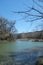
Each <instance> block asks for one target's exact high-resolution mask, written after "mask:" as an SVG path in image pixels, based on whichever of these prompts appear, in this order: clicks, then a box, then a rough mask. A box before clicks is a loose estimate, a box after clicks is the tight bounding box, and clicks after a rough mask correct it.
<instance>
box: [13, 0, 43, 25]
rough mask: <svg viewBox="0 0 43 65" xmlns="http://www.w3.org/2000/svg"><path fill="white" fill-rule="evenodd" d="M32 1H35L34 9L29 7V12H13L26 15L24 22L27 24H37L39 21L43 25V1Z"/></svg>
mask: <svg viewBox="0 0 43 65" xmlns="http://www.w3.org/2000/svg"><path fill="white" fill-rule="evenodd" d="M32 1H33V5H32V7H29V6H28V10H25V11H13V13H17V14H24V20H25V21H27V22H30V23H31V22H32V23H33V22H35V23H36V22H37V21H38V20H39V21H40V22H42V24H43V21H42V20H43V6H42V5H41V4H40V3H39V2H42V3H43V0H32ZM41 26H43V25H41Z"/></svg>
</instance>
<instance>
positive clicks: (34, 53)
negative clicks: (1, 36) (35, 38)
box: [0, 40, 43, 65]
mask: <svg viewBox="0 0 43 65" xmlns="http://www.w3.org/2000/svg"><path fill="white" fill-rule="evenodd" d="M3 55H4V56H5V55H9V57H11V58H13V61H14V60H15V61H16V64H14V65H23V64H24V65H25V64H27V65H34V63H35V61H36V60H37V59H38V57H39V56H43V42H29V41H20V40H17V41H15V42H0V57H2V56H3ZM7 57H8V56H7ZM0 60H1V59H0ZM4 60H5V58H4ZM6 65H7V64H6ZM8 65H9V64H8ZM12 65H13V64H12Z"/></svg>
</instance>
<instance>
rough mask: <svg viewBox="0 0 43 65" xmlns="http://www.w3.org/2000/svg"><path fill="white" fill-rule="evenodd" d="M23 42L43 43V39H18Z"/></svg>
mask: <svg viewBox="0 0 43 65" xmlns="http://www.w3.org/2000/svg"><path fill="white" fill-rule="evenodd" d="M17 40H21V41H30V42H43V39H17Z"/></svg>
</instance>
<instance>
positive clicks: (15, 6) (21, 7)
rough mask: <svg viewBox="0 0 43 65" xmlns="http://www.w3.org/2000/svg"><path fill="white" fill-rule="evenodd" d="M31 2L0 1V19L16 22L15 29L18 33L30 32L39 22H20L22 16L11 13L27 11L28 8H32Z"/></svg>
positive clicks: (19, 0) (20, 0)
mask: <svg viewBox="0 0 43 65" xmlns="http://www.w3.org/2000/svg"><path fill="white" fill-rule="evenodd" d="M32 5H33V1H32V0H0V17H4V18H6V19H8V20H12V21H16V24H15V27H16V29H17V31H18V33H22V32H30V31H33V30H34V26H35V25H38V24H39V22H37V23H38V24H37V23H35V22H34V23H33V25H34V26H32V24H31V23H30V22H25V20H22V18H23V17H24V15H23V16H22V15H19V14H15V13H13V11H25V10H27V9H28V6H30V7H31V6H32Z"/></svg>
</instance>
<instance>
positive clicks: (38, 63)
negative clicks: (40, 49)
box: [35, 56, 43, 65]
mask: <svg viewBox="0 0 43 65" xmlns="http://www.w3.org/2000/svg"><path fill="white" fill-rule="evenodd" d="M35 65H43V56H40V57H39V59H38V60H37V61H36V64H35Z"/></svg>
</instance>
